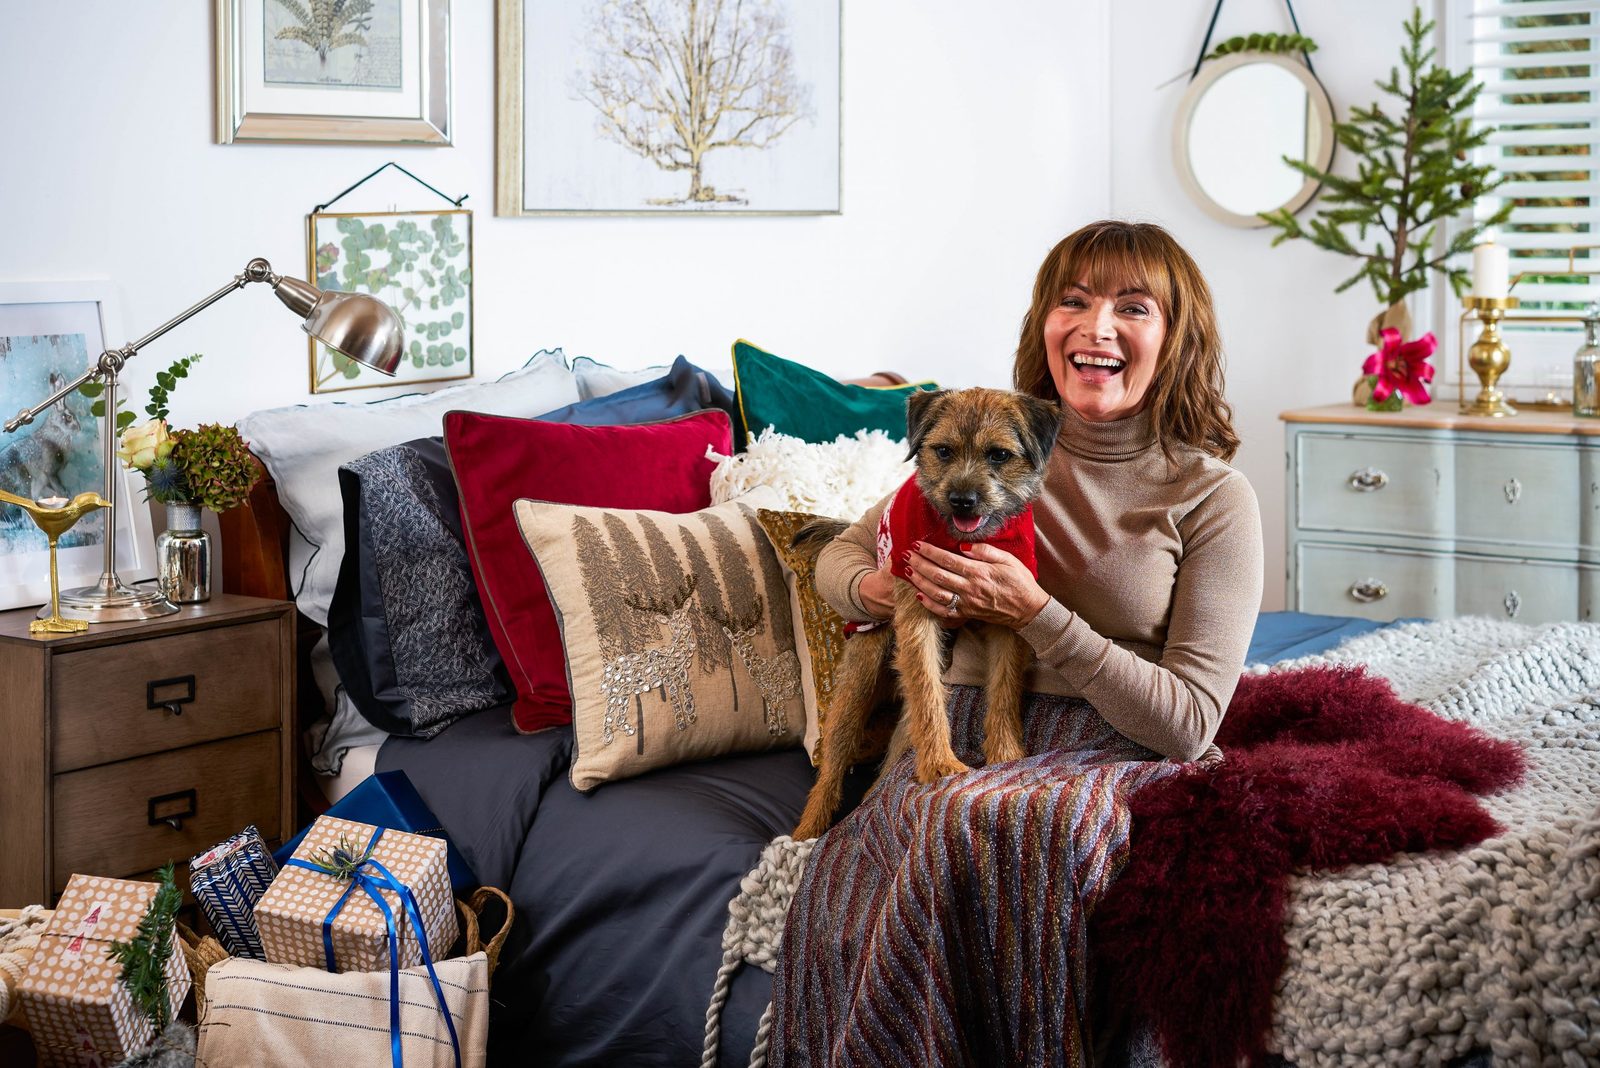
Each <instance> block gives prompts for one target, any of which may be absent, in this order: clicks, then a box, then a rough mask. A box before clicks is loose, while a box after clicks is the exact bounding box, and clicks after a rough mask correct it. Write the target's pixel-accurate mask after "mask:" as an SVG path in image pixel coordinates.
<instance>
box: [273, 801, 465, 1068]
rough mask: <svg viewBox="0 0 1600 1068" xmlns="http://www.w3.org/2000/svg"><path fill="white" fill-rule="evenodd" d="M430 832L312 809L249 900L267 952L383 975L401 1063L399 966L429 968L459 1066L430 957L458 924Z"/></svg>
mask: <svg viewBox="0 0 1600 1068" xmlns="http://www.w3.org/2000/svg"><path fill="white" fill-rule="evenodd" d="M444 853H445V844H444V843H443V842H442V841H440V840H438V839H436V838H427V837H424V836H421V835H415V834H408V833H406V832H404V831H386V830H385V829H384V828H382V827H373V826H369V825H366V824H360V823H351V822H349V821H346V820H340V819H336V818H332V817H329V816H319V817H317V821H316V822H315V823H313V824H312V825H311V827H310V829H309V830H308V832H307V834H306V836H305V839H304V841H302V842H301V844H300V847H299V849H297V850H296V851H295V854H294V856H293V857H291V858H290V859H289V861H288V863H287V864H285V865H284V866H283V870H282V871H281V872H279V874H278V877H277V879H275V880H273V883H272V886H271V887H269V888H268V890H267V893H266V894H265V895H263V896H262V898H261V900H260V901H259V902H258V903H257V905H256V925H257V927H258V928H259V929H260V931H261V940H262V944H263V946H264V947H265V949H266V953H267V959H268V960H269V961H272V962H273V963H277V964H298V965H301V966H305V967H325V968H327V970H328V971H330V972H353V971H365V972H370V971H381V970H383V969H384V968H385V966H386V967H387V970H388V972H389V1039H390V1050H391V1057H392V1060H393V1063H394V1068H401V1061H402V1058H401V1051H400V969H402V968H410V967H415V966H416V965H417V964H418V963H419V962H420V963H421V964H422V965H423V966H424V967H425V968H426V969H427V973H428V977H429V982H430V983H431V985H432V987H433V992H434V998H435V1000H436V1002H437V1004H438V1006H439V1010H440V1011H441V1012H442V1013H443V1014H444V1019H445V1024H446V1027H447V1029H448V1030H449V1032H450V1042H451V1045H452V1047H453V1048H454V1052H455V1063H456V1065H457V1066H458V1068H459V1065H460V1064H461V1045H460V1041H459V1039H458V1038H457V1036H456V1028H455V1022H454V1020H453V1019H452V1018H451V1015H450V1010H449V1007H448V1004H447V1002H446V1001H445V996H444V989H443V987H442V986H441V985H440V983H439V978H438V975H437V974H436V973H435V971H434V967H433V959H434V956H435V955H437V954H439V953H443V952H445V951H447V950H448V949H449V947H450V945H451V943H453V942H454V941H455V938H456V934H457V932H458V928H457V926H456V918H455V898H454V897H453V896H452V895H451V893H450V887H449V882H448V879H447V878H446V876H445V857H444Z"/></svg>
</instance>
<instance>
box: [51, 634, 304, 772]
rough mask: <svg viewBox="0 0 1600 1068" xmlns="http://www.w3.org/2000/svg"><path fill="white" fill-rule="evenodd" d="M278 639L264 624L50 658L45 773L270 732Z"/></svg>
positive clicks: (278, 702)
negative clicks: (51, 720) (50, 719)
mask: <svg viewBox="0 0 1600 1068" xmlns="http://www.w3.org/2000/svg"><path fill="white" fill-rule="evenodd" d="M280 633H281V631H280V629H279V625H278V624H277V623H274V622H260V623H246V624H242V625H240V626H234V627H215V628H212V629H209V630H198V631H191V632H189V633H187V634H176V635H171V636H167V637H161V638H153V639H146V640H143V641H136V642H125V643H123V644H120V645H107V646H101V647H100V648H96V649H86V650H84V651H82V652H75V653H63V654H61V655H60V656H57V657H56V658H55V662H54V663H53V664H52V675H53V676H54V677H53V679H52V682H51V706H52V710H53V712H54V716H55V729H54V731H53V734H52V739H51V761H50V763H51V767H52V769H53V770H55V771H57V772H63V771H71V770H73V769H75V768H85V767H91V766H93V765H95V764H106V763H110V762H112V761H116V760H126V759H128V758H130V757H137V756H143V755H145V754H146V753H160V752H164V751H166V750H168V749H177V748H179V747H182V746H187V745H194V744H196V743H199V742H208V741H211V740H213V739H216V738H228V737H231V736H233V735H236V734H246V733H249V732H252V731H260V730H271V729H273V728H275V727H277V726H278V721H279V717H280V715H281V714H282V700H283V695H282V694H281V693H280V692H279V689H278V688H279V686H280V685H281V683H280V680H281V678H282V676H283V665H282V663H281V662H280V661H281V658H282V651H281V649H280V646H279V641H280V637H279V636H280Z"/></svg>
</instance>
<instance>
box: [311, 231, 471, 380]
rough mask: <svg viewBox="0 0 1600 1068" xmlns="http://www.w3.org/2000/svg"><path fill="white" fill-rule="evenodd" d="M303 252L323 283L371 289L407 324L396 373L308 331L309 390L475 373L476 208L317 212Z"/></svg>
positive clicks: (323, 285) (315, 277)
mask: <svg viewBox="0 0 1600 1068" xmlns="http://www.w3.org/2000/svg"><path fill="white" fill-rule="evenodd" d="M306 259H307V274H308V276H309V277H310V278H312V279H313V281H314V284H315V285H316V287H317V288H318V289H322V290H333V291H335V292H339V293H370V294H372V295H373V296H375V297H377V298H378V299H379V300H381V301H383V302H384V303H385V304H387V305H389V307H391V308H393V309H394V310H395V312H396V313H398V314H399V316H400V321H401V323H402V324H403V325H404V328H405V334H404V342H403V356H402V358H401V361H400V366H399V367H398V368H397V369H396V370H395V373H394V376H393V377H390V376H388V375H384V374H380V373H378V372H377V371H374V370H373V369H372V368H370V367H365V366H363V365H361V364H358V363H356V362H355V361H354V360H352V359H350V358H349V357H347V356H343V355H341V354H340V353H337V352H335V351H334V350H333V349H330V348H329V347H328V346H326V345H324V344H322V343H321V342H319V341H317V340H316V339H315V338H311V339H310V345H311V392H313V393H333V392H336V391H339V390H346V389H365V388H368V387H371V386H392V385H396V384H401V383H416V382H444V381H448V380H450V379H454V378H471V377H472V212H470V211H466V210H463V209H455V210H450V211H398V212H396V211H389V212H371V213H364V214H349V213H335V212H317V213H315V214H312V215H308V216H306Z"/></svg>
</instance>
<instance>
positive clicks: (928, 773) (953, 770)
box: [917, 753, 972, 785]
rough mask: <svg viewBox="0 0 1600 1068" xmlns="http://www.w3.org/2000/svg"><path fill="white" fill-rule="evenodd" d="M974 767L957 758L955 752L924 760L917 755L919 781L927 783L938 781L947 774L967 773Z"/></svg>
mask: <svg viewBox="0 0 1600 1068" xmlns="http://www.w3.org/2000/svg"><path fill="white" fill-rule="evenodd" d="M971 770H972V769H971V768H969V767H967V766H966V765H965V764H963V763H961V761H959V760H957V759H956V758H955V756H954V754H950V753H947V754H945V755H944V756H942V757H930V758H928V759H926V760H924V759H923V758H922V757H921V756H920V755H919V756H918V757H917V781H918V782H920V783H922V784H924V785H927V784H929V783H935V782H938V781H939V780H940V779H942V778H944V777H945V776H946V775H965V774H966V773H967V772H969V771H971Z"/></svg>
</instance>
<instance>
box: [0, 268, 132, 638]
mask: <svg viewBox="0 0 1600 1068" xmlns="http://www.w3.org/2000/svg"><path fill="white" fill-rule="evenodd" d="M117 328H118V327H117V323H116V316H115V313H114V305H113V301H112V296H111V286H110V283H108V282H105V281H87V282H0V397H3V398H4V399H5V409H6V410H5V418H7V419H9V418H11V417H12V416H14V415H15V414H16V413H17V412H18V411H21V410H23V409H26V408H31V407H33V406H34V405H36V404H38V403H39V402H40V401H42V400H44V399H45V398H46V397H48V396H50V395H51V394H52V393H54V392H55V391H56V390H58V389H60V388H61V387H62V386H64V385H66V384H67V383H68V382H71V381H72V380H73V379H75V378H77V377H78V376H79V375H81V374H83V373H84V372H85V371H87V370H88V369H89V368H90V366H91V365H92V364H93V363H94V362H95V361H97V360H98V359H99V358H100V354H101V353H102V352H104V351H105V350H106V347H107V341H108V340H110V339H111V338H112V337H114V336H116V335H115V334H114V333H113V332H114V331H115V330H116V329H117ZM92 403H93V402H91V401H90V399H89V398H88V397H85V396H83V395H82V394H79V393H70V394H68V395H67V396H66V397H65V398H64V399H63V400H61V401H58V402H57V403H56V404H54V405H52V406H51V407H50V408H48V409H46V410H45V411H43V412H40V413H39V414H38V415H37V416H35V417H34V420H33V422H31V423H29V424H28V425H26V426H22V427H18V428H17V429H16V430H15V431H14V432H12V433H10V434H5V433H0V488H3V489H6V490H8V491H10V492H12V493H15V494H17V495H19V496H22V497H26V498H28V499H29V500H40V499H41V498H45V497H74V496H76V495H78V494H79V493H83V492H84V491H86V490H98V491H100V492H104V491H105V440H104V438H103V437H102V435H103V434H104V433H105V432H106V431H105V420H102V419H96V418H95V417H94V416H93V415H91V414H90V411H89V409H90V405H91V404H92ZM129 406H130V407H135V406H134V405H133V402H132V400H131V399H130V400H129ZM115 474H116V477H117V478H119V479H121V480H122V481H121V482H120V483H119V484H118V486H117V507H116V509H115V511H116V538H117V574H118V576H119V577H120V578H121V579H122V580H123V581H124V582H134V581H137V580H139V579H145V578H150V577H151V576H153V575H154V574H155V539H154V537H153V535H152V531H151V527H150V509H149V507H148V506H147V505H146V504H145V503H144V484H143V483H144V480H143V479H140V478H136V477H134V475H133V474H132V473H131V472H129V471H127V470H124V469H123V468H122V467H121V465H120V464H119V465H118V467H117V471H116V473H115ZM108 514H109V513H107V512H106V511H104V510H96V511H93V512H90V513H89V514H88V515H85V516H84V517H83V518H82V519H80V520H79V521H78V522H77V523H76V524H74V525H73V527H72V529H71V530H69V531H67V532H66V533H65V534H62V535H61V539H60V542H59V543H58V547H59V550H60V551H59V558H58V562H59V567H60V572H61V588H62V589H72V588H75V587H79V586H89V585H92V584H93V583H94V582H95V581H96V580H97V579H98V578H99V577H100V574H101V571H102V570H103V567H104V564H105V538H106V526H107V524H106V516H107V515H108ZM49 599H50V550H49V542H48V541H46V539H45V536H44V533H43V532H42V531H40V530H39V528H38V527H36V526H35V525H34V523H33V520H31V519H30V518H28V515H27V514H26V513H25V512H23V510H22V509H20V508H14V507H12V506H11V505H8V504H0V608H17V607H20V606H22V605H34V604H43V603H44V602H45V601H47V600H49Z"/></svg>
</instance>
